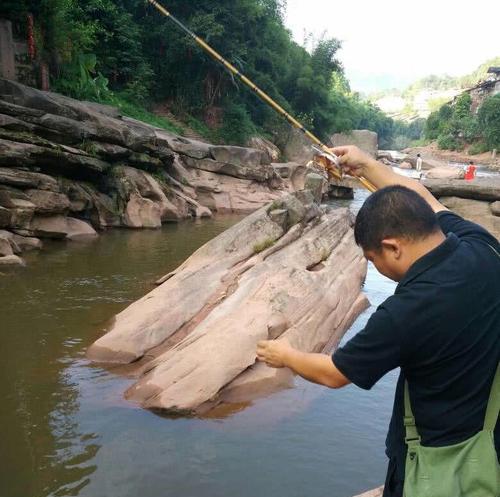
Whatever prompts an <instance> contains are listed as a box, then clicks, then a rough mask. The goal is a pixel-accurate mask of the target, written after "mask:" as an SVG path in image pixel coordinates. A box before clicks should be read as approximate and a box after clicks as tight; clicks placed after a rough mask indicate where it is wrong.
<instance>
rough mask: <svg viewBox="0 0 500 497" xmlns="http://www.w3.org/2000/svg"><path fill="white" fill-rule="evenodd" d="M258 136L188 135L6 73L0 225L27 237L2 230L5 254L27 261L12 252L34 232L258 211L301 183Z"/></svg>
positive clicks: (75, 232) (74, 232) (0, 98)
mask: <svg viewBox="0 0 500 497" xmlns="http://www.w3.org/2000/svg"><path fill="white" fill-rule="evenodd" d="M257 142H258V143H257ZM255 143H256V144H257V145H259V146H260V147H261V148H262V150H257V149H252V148H244V147H232V146H217V145H211V144H208V143H204V142H200V141H196V140H191V139H187V138H183V137H180V136H177V135H175V134H172V133H169V132H167V131H165V130H163V129H160V128H156V127H153V126H150V125H147V124H145V123H142V122H139V121H136V120H134V119H129V118H126V117H123V116H122V115H121V114H120V112H119V110H118V109H116V108H113V107H110V106H105V105H100V104H95V103H91V102H79V101H77V100H73V99H71V98H67V97H64V96H62V95H58V94H55V93H50V92H42V91H39V90H36V89H33V88H30V87H26V86H23V85H21V84H18V83H15V82H13V81H8V80H2V79H0V229H4V230H7V231H8V232H9V233H11V234H15V235H16V236H22V237H25V238H27V239H28V240H27V241H26V242H23V243H19V241H18V242H16V243H13V242H12V241H13V238H12V237H11V236H10V235H9V236H7V235H3V238H2V239H3V240H4V242H5V241H7V242H6V243H8V244H9V245H10V248H9V249H8V248H7V245H6V244H5V243H3V245H2V246H4V247H5V248H4V249H3V250H0V264H2V263H8V264H12V263H14V262H18V263H21V262H22V261H21V259H19V258H15V259H13V258H12V257H11V256H12V255H15V253H19V251H22V250H23V248H22V247H35V248H38V247H40V243H39V242H36V241H35V239H36V238H57V239H76V238H80V237H83V236H96V235H97V231H99V230H101V229H105V228H109V227H128V228H158V227H160V226H161V225H162V223H165V222H171V221H178V220H180V219H185V218H189V217H204V216H211V215H212V214H213V213H224V212H251V211H254V210H256V209H257V208H259V207H261V206H262V205H264V204H266V203H268V202H270V201H272V200H274V199H276V198H278V197H279V196H281V195H283V194H284V193H285V192H286V191H291V190H293V189H294V188H295V187H294V185H293V182H292V181H291V180H290V181H289V180H286V179H283V178H282V177H280V175H279V174H277V173H276V172H275V170H274V168H273V166H271V157H270V155H272V156H273V158H275V157H276V151H275V150H272V148H271V146H270V145H269V144H266V143H264V142H262V141H258V140H257V141H256V142H255ZM302 172H303V173H304V174H303V176H305V173H306V172H307V171H305V170H304V171H302ZM298 183H299V184H300V181H299V182H298ZM302 187H303V181H302ZM16 251H17V252H16ZM2 257H9V259H5V258H2Z"/></svg>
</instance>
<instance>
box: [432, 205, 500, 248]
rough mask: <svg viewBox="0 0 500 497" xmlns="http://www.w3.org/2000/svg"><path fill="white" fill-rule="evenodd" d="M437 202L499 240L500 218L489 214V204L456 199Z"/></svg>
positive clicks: (491, 213)
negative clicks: (484, 229) (481, 227)
mask: <svg viewBox="0 0 500 497" xmlns="http://www.w3.org/2000/svg"><path fill="white" fill-rule="evenodd" d="M439 201H440V202H441V203H442V204H443V205H444V206H446V207H448V209H450V210H452V211H453V212H456V213H457V214H459V215H460V216H462V217H464V218H465V219H469V220H470V221H474V222H475V223H477V224H479V225H481V226H483V227H484V228H486V229H487V230H488V231H489V232H490V233H491V234H492V235H493V236H495V237H496V238H500V217H498V216H495V215H494V213H493V212H491V208H490V203H489V202H484V201H480V200H471V199H467V198H458V197H440V199H439Z"/></svg>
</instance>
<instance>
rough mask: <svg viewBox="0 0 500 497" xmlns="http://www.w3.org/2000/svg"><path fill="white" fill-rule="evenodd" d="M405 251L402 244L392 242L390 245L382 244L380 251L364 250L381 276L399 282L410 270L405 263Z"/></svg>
mask: <svg viewBox="0 0 500 497" xmlns="http://www.w3.org/2000/svg"><path fill="white" fill-rule="evenodd" d="M403 250H404V249H403V247H402V246H401V244H400V243H398V242H396V243H395V242H394V241H391V243H390V244H382V248H380V249H379V250H363V253H364V256H365V257H366V259H367V260H369V261H370V262H372V263H373V265H374V266H375V268H376V269H377V271H378V272H379V273H380V274H383V275H384V276H386V277H387V278H389V279H391V280H393V281H396V282H398V281H400V280H401V279H402V278H403V276H404V275H405V273H406V270H407V269H408V268H407V264H405V262H404V261H405V258H404V257H403V252H402V251H403Z"/></svg>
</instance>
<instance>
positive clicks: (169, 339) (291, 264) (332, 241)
mask: <svg viewBox="0 0 500 497" xmlns="http://www.w3.org/2000/svg"><path fill="white" fill-rule="evenodd" d="M278 214H279V215H278ZM351 225H352V216H351V214H350V213H349V212H348V211H347V210H346V209H339V210H335V211H332V212H330V213H328V214H325V213H323V211H321V210H320V209H319V208H318V206H317V204H315V203H314V202H313V199H312V195H311V194H310V193H309V192H302V193H299V194H295V195H287V196H285V197H283V198H282V199H279V200H276V201H274V202H273V203H272V204H271V205H268V206H266V207H264V208H262V209H260V210H258V211H257V212H255V213H253V214H251V215H250V216H248V217H247V218H245V219H244V220H243V221H241V222H240V223H238V224H237V225H235V226H233V227H232V228H230V229H229V230H227V231H226V232H224V233H222V234H221V235H219V236H218V237H217V238H215V239H213V240H212V241H210V242H209V243H207V244H206V245H204V246H203V247H201V248H200V249H199V250H197V251H196V252H195V253H194V254H193V255H192V256H191V257H190V258H189V259H187V260H186V261H185V262H184V264H182V265H181V266H180V267H179V268H178V269H177V270H175V271H174V272H172V273H170V274H168V275H166V276H165V277H164V278H162V280H161V281H162V284H161V286H159V287H158V288H156V289H155V290H153V291H152V292H150V293H149V294H148V295H146V296H145V297H143V298H142V299H140V300H138V301H137V302H135V303H134V304H132V305H131V306H129V307H128V308H127V309H125V310H124V311H123V312H121V313H120V314H118V316H116V319H115V322H114V323H113V325H112V327H111V329H110V331H109V332H108V333H107V334H106V335H104V336H103V337H102V338H100V339H99V340H97V342H95V343H94V344H93V345H92V346H91V347H90V348H89V350H88V356H89V358H90V359H93V360H96V361H100V362H119V363H128V362H132V361H135V360H137V359H141V358H142V359H141V361H140V363H139V365H140V368H139V372H140V378H139V380H138V382H137V383H136V384H134V385H133V386H132V387H131V388H130V389H129V390H128V392H127V397H128V398H130V399H132V400H135V401H137V402H139V403H140V404H141V405H142V406H144V407H148V408H160V409H165V410H167V411H170V412H179V411H181V412H193V411H196V410H198V409H200V408H203V407H204V406H206V404H207V403H211V404H213V403H214V402H215V403H217V401H218V400H219V399H218V394H219V392H220V391H221V389H222V388H223V387H226V389H227V390H230V389H231V382H233V381H234V384H235V385H234V386H235V388H236V387H238V393H239V395H241V392H242V391H244V390H245V387H246V386H247V385H251V388H252V389H254V387H255V385H256V384H258V385H262V384H264V383H265V384H266V385H269V384H270V382H272V381H273V376H274V374H275V371H274V370H270V369H269V368H267V367H265V366H263V365H262V364H259V365H255V366H254V364H255V350H256V344H257V341H258V340H261V339H267V338H273V339H275V338H279V337H280V336H286V337H287V338H288V339H289V340H290V341H291V342H292V344H294V345H295V346H297V347H299V348H300V349H302V350H307V351H320V350H323V349H324V348H325V347H327V346H328V347H329V348H331V346H332V344H334V343H335V342H336V341H338V340H339V339H340V337H341V336H342V335H343V333H344V332H345V331H346V330H347V328H348V326H349V325H350V323H351V322H352V321H353V319H354V318H355V317H356V316H357V315H358V314H359V313H360V312H361V310H362V309H363V308H364V306H365V305H366V300H365V298H364V297H363V296H362V294H361V284H362V281H363V279H364V277H365V274H366V262H365V261H364V259H363V257H362V253H361V251H360V250H359V248H358V247H356V245H355V243H354V239H353V231H352V228H351ZM251 366H254V367H253V368H251V369H250V370H247V369H248V368H249V367H251ZM242 373H243V374H242ZM233 393H234V389H233ZM220 399H222V397H221V398H220Z"/></svg>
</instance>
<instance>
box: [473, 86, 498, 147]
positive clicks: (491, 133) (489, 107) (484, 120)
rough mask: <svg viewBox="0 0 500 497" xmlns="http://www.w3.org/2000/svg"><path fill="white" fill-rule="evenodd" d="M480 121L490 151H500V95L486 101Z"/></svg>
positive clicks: (479, 114) (482, 107)
mask: <svg viewBox="0 0 500 497" xmlns="http://www.w3.org/2000/svg"><path fill="white" fill-rule="evenodd" d="M478 121H479V125H480V127H481V130H482V134H483V136H484V139H485V142H486V144H487V145H488V147H489V148H490V149H494V148H496V149H500V94H498V95H495V96H492V97H488V98H487V99H485V101H484V102H483V104H482V105H481V107H480V108H479V111H478Z"/></svg>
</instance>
